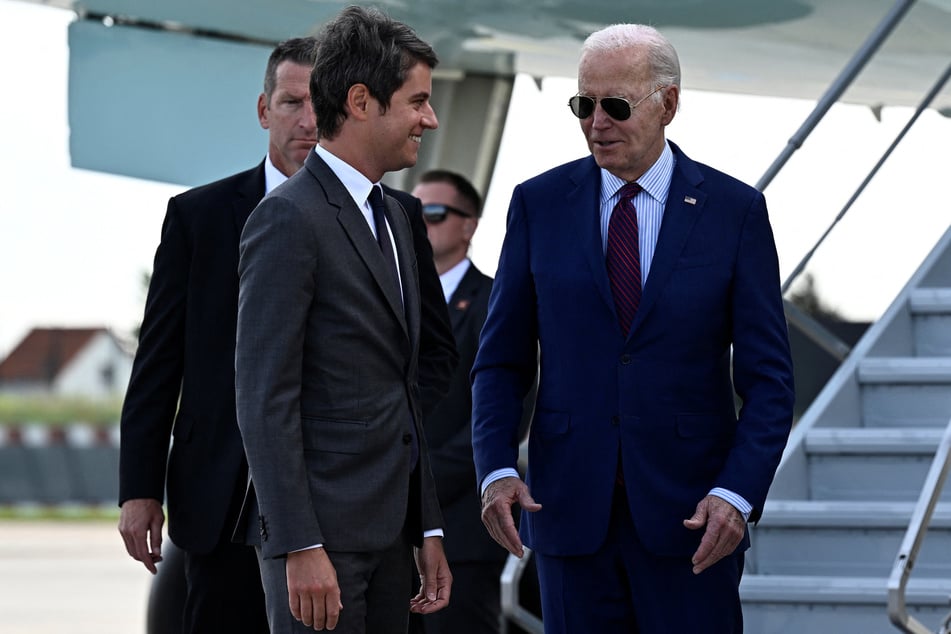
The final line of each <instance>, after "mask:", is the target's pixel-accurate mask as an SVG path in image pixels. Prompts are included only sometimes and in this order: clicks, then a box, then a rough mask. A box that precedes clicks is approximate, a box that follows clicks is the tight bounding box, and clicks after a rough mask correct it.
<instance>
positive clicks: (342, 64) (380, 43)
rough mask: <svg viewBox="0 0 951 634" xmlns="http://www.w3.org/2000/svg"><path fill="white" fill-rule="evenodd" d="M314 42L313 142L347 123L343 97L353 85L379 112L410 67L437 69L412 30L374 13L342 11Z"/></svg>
mask: <svg viewBox="0 0 951 634" xmlns="http://www.w3.org/2000/svg"><path fill="white" fill-rule="evenodd" d="M317 39H318V40H319V41H320V45H319V46H318V49H317V62H316V63H315V64H314V70H313V71H312V72H311V74H310V98H311V101H312V102H313V106H314V114H315V115H316V116H317V135H318V137H319V138H327V139H332V138H334V137H335V136H336V135H337V133H338V132H339V131H340V126H341V125H342V124H343V121H344V119H346V117H347V113H346V110H345V109H344V105H345V104H346V101H347V92H348V91H349V90H350V87H351V86H353V85H354V84H364V85H366V87H367V89H368V90H369V91H370V94H371V95H372V96H373V98H374V99H376V100H377V101H379V102H380V104H381V105H382V106H383V109H384V111H385V110H386V109H387V108H389V106H390V99H391V98H392V97H393V93H394V92H396V91H397V90H399V88H400V87H401V86H402V85H403V83H404V82H405V81H406V76H407V75H408V73H409V71H410V70H411V69H412V68H413V67H414V66H416V64H418V63H421V62H422V63H424V64H426V65H428V66H429V67H430V68H435V67H436V64H438V63H439V59H438V58H437V57H436V52H435V51H434V50H433V48H432V47H431V46H430V45H429V44H427V43H426V42H424V41H423V40H421V39H419V37H418V36H417V35H416V32H415V31H413V29H411V28H410V27H409V26H407V25H405V24H403V23H402V22H397V21H396V20H393V19H391V18H389V17H388V16H386V15H385V14H384V13H383V12H381V11H380V10H378V9H374V8H364V7H358V6H349V7H347V8H345V9H344V10H343V11H341V12H340V13H339V14H338V15H337V17H336V18H334V19H333V20H331V21H330V22H329V23H327V24H326V25H325V26H324V28H323V30H322V31H321V33H320V34H319V35H318V37H317Z"/></svg>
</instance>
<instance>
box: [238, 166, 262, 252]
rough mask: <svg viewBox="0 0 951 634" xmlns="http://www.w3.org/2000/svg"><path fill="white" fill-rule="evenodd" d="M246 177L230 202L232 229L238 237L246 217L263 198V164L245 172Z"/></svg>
mask: <svg viewBox="0 0 951 634" xmlns="http://www.w3.org/2000/svg"><path fill="white" fill-rule="evenodd" d="M247 174H248V177H247V178H246V179H244V181H243V182H242V183H241V184H240V185H239V186H238V188H237V190H236V193H235V197H234V201H233V202H232V210H233V215H232V219H233V220H234V228H235V231H237V235H238V236H240V235H241V232H242V231H243V230H244V224H245V223H246V222H247V221H248V216H250V215H251V212H252V211H254V208H255V207H257V205H258V203H259V202H261V199H262V198H264V162H263V161H262V162H261V163H259V164H258V166H257V167H256V168H254V169H253V170H250V171H249V172H247Z"/></svg>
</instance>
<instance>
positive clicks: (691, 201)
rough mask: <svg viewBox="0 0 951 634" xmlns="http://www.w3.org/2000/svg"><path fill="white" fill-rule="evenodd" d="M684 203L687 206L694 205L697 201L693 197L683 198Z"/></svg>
mask: <svg viewBox="0 0 951 634" xmlns="http://www.w3.org/2000/svg"><path fill="white" fill-rule="evenodd" d="M684 202H685V203H687V204H688V205H696V204H697V199H696V198H694V197H693V196H684Z"/></svg>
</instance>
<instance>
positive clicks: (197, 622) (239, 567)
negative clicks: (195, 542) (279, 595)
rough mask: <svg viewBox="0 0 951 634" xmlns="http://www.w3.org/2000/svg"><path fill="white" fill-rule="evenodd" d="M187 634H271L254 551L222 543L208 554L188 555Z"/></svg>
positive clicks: (184, 629) (186, 561)
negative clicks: (236, 633) (241, 633)
mask: <svg viewBox="0 0 951 634" xmlns="http://www.w3.org/2000/svg"><path fill="white" fill-rule="evenodd" d="M185 582H186V584H187V590H186V596H185V609H184V614H183V615H182V616H183V623H184V628H183V631H184V632H185V633H186V634H218V633H221V634H234V633H235V632H247V633H248V634H267V631H268V627H267V614H266V612H265V610H264V590H263V588H262V587H261V574H260V572H259V570H258V560H257V557H256V556H255V552H254V548H252V547H251V546H245V545H244V544H233V543H231V542H230V541H222V542H221V543H219V544H218V545H217V546H216V547H215V549H214V550H213V551H211V552H210V553H207V554H196V553H189V552H187V551H186V552H185Z"/></svg>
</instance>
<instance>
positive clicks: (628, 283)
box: [606, 183, 641, 337]
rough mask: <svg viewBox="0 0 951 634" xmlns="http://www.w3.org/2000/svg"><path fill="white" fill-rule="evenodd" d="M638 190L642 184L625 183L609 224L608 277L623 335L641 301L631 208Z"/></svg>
mask: <svg viewBox="0 0 951 634" xmlns="http://www.w3.org/2000/svg"><path fill="white" fill-rule="evenodd" d="M640 191H641V186H640V185H638V184H637V183H628V184H626V185H624V186H623V187H622V188H621V199H620V200H618V202H617V205H615V206H614V211H612V212H611V221H610V223H608V250H607V260H606V262H607V269H608V279H609V280H610V281H611V293H612V294H613V295H614V305H615V307H616V308H617V318H618V323H619V324H620V325H621V331H622V332H623V333H624V336H625V337H626V336H627V333H628V331H629V330H630V329H631V323H632V322H633V321H634V315H635V314H636V313H637V307H638V305H639V304H640V303H641V249H640V246H638V242H637V240H638V233H637V210H636V209H635V208H634V196H636V195H637V194H638V192H640Z"/></svg>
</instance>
